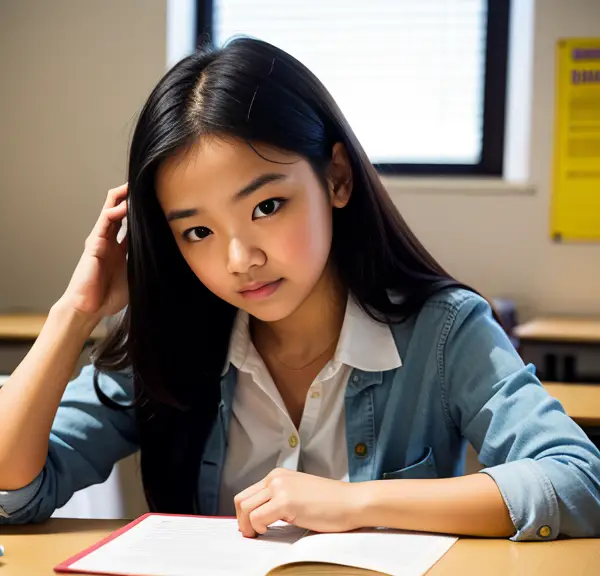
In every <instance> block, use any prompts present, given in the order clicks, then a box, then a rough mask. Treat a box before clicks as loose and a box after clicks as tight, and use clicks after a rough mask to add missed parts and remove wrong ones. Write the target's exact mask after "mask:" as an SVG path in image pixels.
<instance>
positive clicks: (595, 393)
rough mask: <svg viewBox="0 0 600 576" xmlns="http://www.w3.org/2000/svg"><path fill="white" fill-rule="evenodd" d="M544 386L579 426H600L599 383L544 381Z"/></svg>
mask: <svg viewBox="0 0 600 576" xmlns="http://www.w3.org/2000/svg"><path fill="white" fill-rule="evenodd" d="M543 384H544V388H545V389H546V390H547V391H548V394H550V396H554V398H556V399H557V400H558V401H559V402H560V403H561V404H562V405H563V408H564V409H565V411H566V413H567V414H568V415H569V416H570V417H571V418H572V419H573V420H575V422H577V424H579V425H580V426H582V427H583V426H600V385H598V384H559V383H556V382H544V383H543Z"/></svg>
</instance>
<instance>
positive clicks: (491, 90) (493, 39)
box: [196, 0, 511, 177]
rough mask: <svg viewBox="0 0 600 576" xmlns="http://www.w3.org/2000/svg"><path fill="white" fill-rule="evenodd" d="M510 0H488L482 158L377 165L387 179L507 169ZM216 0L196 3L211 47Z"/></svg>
mask: <svg viewBox="0 0 600 576" xmlns="http://www.w3.org/2000/svg"><path fill="white" fill-rule="evenodd" d="M510 5H511V0H487V25H486V45H485V67H484V88H483V137H482V147H481V159H480V161H479V162H478V163H476V164H454V163H453V164H423V163H375V164H374V166H375V168H376V169H377V170H378V171H379V172H380V173H381V174H382V175H386V176H479V177H482V176H496V177H502V175H503V169H504V141H505V132H506V101H507V83H508V50H509V33H510ZM212 34H213V0H196V37H197V38H198V44H206V43H210V44H212Z"/></svg>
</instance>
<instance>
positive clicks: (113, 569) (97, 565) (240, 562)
mask: <svg viewBox="0 0 600 576" xmlns="http://www.w3.org/2000/svg"><path fill="white" fill-rule="evenodd" d="M304 534H306V530H304V529H301V528H296V527H295V526H291V525H289V524H285V523H283V522H278V523H276V524H274V525H273V526H272V527H270V528H269V531H268V532H267V534H265V535H263V536H260V537H258V538H252V539H251V538H244V537H243V536H242V534H241V532H239V531H238V523H237V520H235V519H228V518H198V517H193V516H168V515H160V514H156V515H150V516H148V517H147V518H145V519H144V520H142V521H141V522H140V523H139V524H137V525H136V526H134V527H133V528H131V529H130V530H128V531H127V532H125V533H123V534H122V535H120V536H119V537H117V538H116V539H115V540H112V541H110V542H108V543H107V544H105V545H104V546H101V547H100V548H98V549H97V550H95V551H93V552H91V553H90V554H88V555H87V556H85V557H84V558H82V559H80V560H78V561H76V562H74V563H73V564H71V566H70V569H71V570H77V571H80V572H93V573H102V574H139V575H144V576H197V575H201V574H210V575H211V576H213V575H214V576H230V575H235V576H239V575H240V574H248V575H250V576H254V575H256V576H265V574H266V573H267V572H268V571H269V569H270V568H272V567H273V566H274V565H276V564H278V563H279V562H284V561H285V560H287V558H288V555H289V553H290V551H291V547H292V544H293V543H294V542H296V541H297V540H298V539H299V538H301V537H302V535H304Z"/></svg>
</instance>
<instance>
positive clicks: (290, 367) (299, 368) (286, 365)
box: [271, 336, 338, 370]
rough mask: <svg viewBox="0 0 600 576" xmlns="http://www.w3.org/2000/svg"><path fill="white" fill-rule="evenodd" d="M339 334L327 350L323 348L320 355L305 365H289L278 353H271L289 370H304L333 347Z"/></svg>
mask: <svg viewBox="0 0 600 576" xmlns="http://www.w3.org/2000/svg"><path fill="white" fill-rule="evenodd" d="M337 339H338V336H336V337H335V338H334V339H333V340H332V341H331V342H330V343H329V345H328V346H327V348H325V350H323V352H321V353H320V354H319V355H318V356H316V357H315V358H313V359H312V360H311V361H310V362H309V363H308V364H304V366H300V367H298V368H294V367H293V366H289V365H288V364H286V363H285V362H283V361H282V360H280V359H279V358H278V357H277V355H276V354H275V353H274V352H271V354H272V355H273V358H275V360H277V362H279V363H280V364H281V365H282V366H285V367H286V368H287V369H288V370H304V368H308V367H309V366H311V365H312V364H314V363H315V362H316V361H317V360H318V359H319V358H322V357H323V356H324V355H325V353H326V352H328V351H329V350H330V349H331V347H332V346H333V345H334V344H335V343H336V342H337Z"/></svg>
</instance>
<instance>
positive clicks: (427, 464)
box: [382, 446, 438, 480]
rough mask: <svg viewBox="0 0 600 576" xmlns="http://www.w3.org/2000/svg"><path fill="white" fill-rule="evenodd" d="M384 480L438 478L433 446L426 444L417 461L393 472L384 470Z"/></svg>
mask: <svg viewBox="0 0 600 576" xmlns="http://www.w3.org/2000/svg"><path fill="white" fill-rule="evenodd" d="M382 477H383V479H384V480H409V479H413V480H418V479H422V478H437V477H438V475H437V469H436V466H435V457H434V455H433V449H432V448H431V446H426V447H425V451H424V454H423V456H422V457H421V458H419V460H417V462H415V463H414V464H411V465H410V466H406V467H405V468H401V469H400V470H394V471H392V472H384V473H383V474H382Z"/></svg>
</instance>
